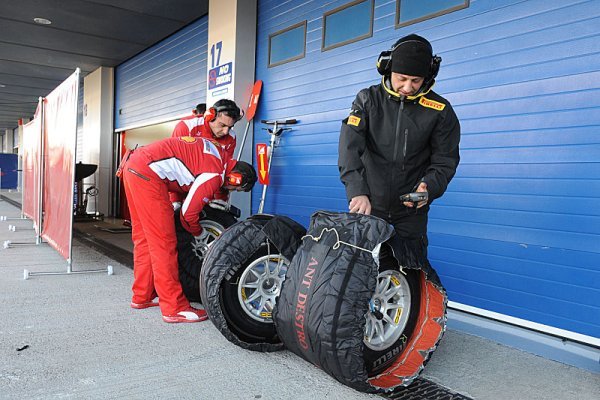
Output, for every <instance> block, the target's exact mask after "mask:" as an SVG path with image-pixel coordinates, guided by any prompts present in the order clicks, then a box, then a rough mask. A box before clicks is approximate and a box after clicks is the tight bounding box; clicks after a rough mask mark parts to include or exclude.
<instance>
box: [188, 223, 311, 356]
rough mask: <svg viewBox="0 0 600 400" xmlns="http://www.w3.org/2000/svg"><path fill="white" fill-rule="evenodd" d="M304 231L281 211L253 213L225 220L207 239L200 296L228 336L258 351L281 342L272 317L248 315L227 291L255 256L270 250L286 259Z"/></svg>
mask: <svg viewBox="0 0 600 400" xmlns="http://www.w3.org/2000/svg"><path fill="white" fill-rule="evenodd" d="M305 232H306V230H305V229H304V228H303V227H302V226H301V225H299V224H298V223H296V222H295V221H293V220H291V219H289V218H287V217H280V216H275V217H271V216H267V215H255V216H253V217H250V218H249V219H247V220H245V221H241V222H238V223H237V224H235V225H233V226H231V227H230V228H229V229H227V231H225V233H223V235H221V237H219V239H218V240H216V241H215V242H214V243H213V244H212V246H211V247H210V249H209V251H208V253H207V255H206V257H205V260H204V266H203V268H202V272H201V276H200V297H201V298H202V304H203V305H204V309H205V311H206V312H207V314H208V316H209V317H210V320H211V321H212V322H213V324H214V325H215V326H216V327H217V329H219V331H221V333H222V334H223V335H224V336H225V337H226V338H227V339H228V340H229V341H230V342H232V343H234V344H237V345H238V346H240V347H242V348H245V349H249V350H255V351H263V352H270V351H277V350H281V349H282V348H283V345H282V343H281V341H280V339H279V337H278V336H277V333H276V331H275V326H274V325H273V323H272V321H271V322H269V323H262V324H261V323H259V322H255V321H252V319H251V318H250V317H248V316H246V315H245V314H244V311H243V310H242V308H241V306H240V305H239V302H238V303H236V301H235V300H237V298H235V299H234V298H232V297H231V296H229V297H228V293H229V295H230V294H231V291H232V290H233V289H235V290H237V289H238V285H239V280H240V276H241V275H242V274H243V272H244V269H245V268H247V267H248V266H249V265H252V262H253V261H254V260H255V259H259V258H261V257H265V254H270V255H271V256H273V257H283V258H285V259H287V260H291V259H292V258H293V256H294V254H295V253H296V250H297V248H298V246H299V245H300V241H301V237H302V236H303V235H304V233H305ZM286 267H287V265H286ZM232 287H233V289H232ZM269 317H270V315H269ZM240 321H241V322H240ZM244 321H247V323H244Z"/></svg>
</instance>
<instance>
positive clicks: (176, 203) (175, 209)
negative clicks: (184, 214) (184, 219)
mask: <svg viewBox="0 0 600 400" xmlns="http://www.w3.org/2000/svg"><path fill="white" fill-rule="evenodd" d="M180 208H181V202H180V201H174V202H173V211H177V210H179V209H180Z"/></svg>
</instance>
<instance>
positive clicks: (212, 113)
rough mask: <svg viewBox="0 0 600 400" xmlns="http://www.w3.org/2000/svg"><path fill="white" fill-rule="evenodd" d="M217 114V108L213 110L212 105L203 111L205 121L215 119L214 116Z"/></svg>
mask: <svg viewBox="0 0 600 400" xmlns="http://www.w3.org/2000/svg"><path fill="white" fill-rule="evenodd" d="M216 116H217V110H215V108H214V107H210V108H209V109H208V110H206V112H205V113H204V120H205V121H206V122H210V121H213V120H214V119H215V117H216Z"/></svg>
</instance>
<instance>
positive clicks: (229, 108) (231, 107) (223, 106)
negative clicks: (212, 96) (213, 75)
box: [213, 99, 242, 121]
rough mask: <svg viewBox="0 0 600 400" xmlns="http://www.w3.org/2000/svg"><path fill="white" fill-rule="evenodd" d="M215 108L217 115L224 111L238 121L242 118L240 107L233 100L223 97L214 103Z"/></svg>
mask: <svg viewBox="0 0 600 400" xmlns="http://www.w3.org/2000/svg"><path fill="white" fill-rule="evenodd" d="M213 108H214V109H215V117H216V116H217V115H219V113H223V114H225V115H227V116H228V117H231V118H233V119H234V120H236V121H239V120H240V119H242V113H241V111H240V108H239V107H238V106H237V104H235V101H233V100H229V99H221V100H219V101H217V102H216V103H215V104H214V105H213Z"/></svg>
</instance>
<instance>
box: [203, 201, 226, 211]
mask: <svg viewBox="0 0 600 400" xmlns="http://www.w3.org/2000/svg"><path fill="white" fill-rule="evenodd" d="M208 205H209V206H210V207H211V208H216V209H217V210H221V211H227V210H228V209H229V204H228V203H227V202H226V201H225V200H218V199H214V200H211V201H210V202H209V203H208Z"/></svg>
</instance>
